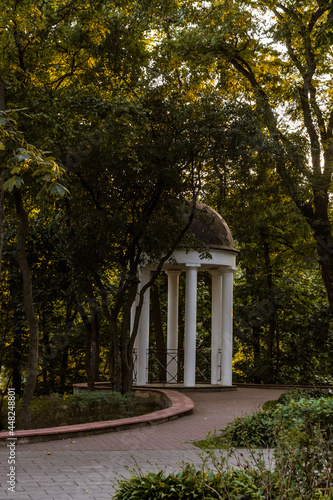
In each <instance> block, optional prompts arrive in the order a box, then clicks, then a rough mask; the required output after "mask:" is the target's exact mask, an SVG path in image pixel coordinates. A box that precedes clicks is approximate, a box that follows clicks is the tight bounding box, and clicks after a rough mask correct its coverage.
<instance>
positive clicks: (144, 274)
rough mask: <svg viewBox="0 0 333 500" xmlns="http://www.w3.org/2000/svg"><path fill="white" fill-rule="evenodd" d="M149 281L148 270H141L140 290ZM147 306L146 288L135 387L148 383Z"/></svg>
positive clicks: (147, 294)
mask: <svg viewBox="0 0 333 500" xmlns="http://www.w3.org/2000/svg"><path fill="white" fill-rule="evenodd" d="M149 279H150V270H149V269H145V268H143V269H142V270H141V279H140V289H142V288H143V287H144V285H146V284H147V283H148V281H149ZM149 305H150V289H149V288H148V289H147V290H146V292H145V294H144V300H143V305H142V309H141V315H140V322H139V328H138V334H137V338H138V341H137V349H138V350H137V355H138V357H137V385H146V384H147V382H148V366H147V365H148V349H149Z"/></svg>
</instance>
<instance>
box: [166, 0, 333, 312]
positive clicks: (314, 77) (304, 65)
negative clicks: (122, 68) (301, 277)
mask: <svg viewBox="0 0 333 500" xmlns="http://www.w3.org/2000/svg"><path fill="white" fill-rule="evenodd" d="M187 5H190V6H191V10H190V15H189V16H190V17H187V18H186V21H187V22H188V21H189V20H190V21H191V24H190V25H188V26H187V27H185V25H184V24H183V17H182V16H183V10H180V11H178V14H177V16H175V19H174V21H173V22H172V23H171V25H170V30H169V37H170V36H171V37H172V38H173V40H174V50H176V52H177V53H178V54H182V56H183V57H184V59H186V61H188V64H189V65H191V66H196V67H199V68H205V69H206V73H204V76H205V77H206V78H208V75H207V73H209V77H210V80H215V85H216V90H217V91H219V90H220V89H221V90H223V89H226V88H228V89H229V90H230V91H231V93H233V94H234V95H235V94H237V95H238V96H239V97H242V98H243V99H246V100H247V101H248V102H249V103H252V105H253V107H255V108H256V109H257V111H258V112H259V113H260V116H261V123H262V126H263V129H264V130H265V131H266V134H267V136H268V138H269V140H270V142H271V144H272V154H273V158H274V162H275V168H276V171H277V172H278V174H279V176H280V178H281V180H282V182H283V185H284V188H285V190H286V193H287V194H288V195H289V196H290V197H291V198H292V200H293V202H294V203H295V204H296V206H297V208H298V209H299V211H300V212H301V214H302V216H303V217H304V219H305V220H306V221H307V223H308V224H309V226H310V228H311V230H312V233H313V237H314V239H315V241H316V244H317V251H318V255H319V259H320V265H321V270H322V277H323V280H324V283H325V287H326V291H327V296H328V300H329V303H330V306H331V310H332V311H333V258H332V229H331V220H330V197H329V193H330V190H331V183H332V167H333V140H332V139H333V137H332V133H333V132H332V130H333V129H332V127H333V111H332V91H331V82H330V79H329V75H330V73H331V71H332V58H331V54H330V46H331V41H332V29H331V28H332V20H333V6H332V2H326V1H318V2H316V1H312V0H306V1H302V2H294V1H286V2H278V1H262V2H260V3H259V4H257V3H254V2H250V1H247V2H245V1H244V2H243V1H240V2H232V3H231V2H223V1H214V2H209V3H196V4H192V3H191V2H189V3H187ZM180 25H181V27H182V29H180ZM165 43H167V44H168V46H170V41H169V40H167V41H166V42H165ZM224 65H226V69H224ZM222 68H223V69H222ZM203 71H204V70H203ZM295 132H297V134H295ZM297 137H302V138H303V145H302V144H301V143H300V141H299V139H297Z"/></svg>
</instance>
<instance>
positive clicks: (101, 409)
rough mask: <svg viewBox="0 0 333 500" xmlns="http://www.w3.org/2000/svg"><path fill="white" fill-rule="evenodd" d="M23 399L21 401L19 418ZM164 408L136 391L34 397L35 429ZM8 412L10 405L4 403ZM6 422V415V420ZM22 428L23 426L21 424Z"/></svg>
mask: <svg viewBox="0 0 333 500" xmlns="http://www.w3.org/2000/svg"><path fill="white" fill-rule="evenodd" d="M20 406H21V405H20V402H18V403H17V414H18V421H19V416H20ZM158 409H160V407H159V406H158V405H157V404H152V403H145V402H143V401H142V400H141V399H139V398H136V397H135V393H133V392H132V393H127V394H124V395H122V394H120V393H118V392H111V391H108V392H107V391H106V392H102V391H101V392H87V393H83V394H75V395H74V394H67V395H64V396H60V395H58V394H51V395H49V396H40V397H37V398H34V400H33V403H32V425H31V428H32V429H38V428H42V427H54V426H61V425H72V424H82V423H86V422H98V421H103V420H115V419H118V418H127V417H132V416H137V415H143V414H145V413H150V412H151V411H155V410H158ZM4 411H6V405H4ZM2 421H3V422H6V419H5V416H4V417H3V419H2ZM17 430H19V427H17Z"/></svg>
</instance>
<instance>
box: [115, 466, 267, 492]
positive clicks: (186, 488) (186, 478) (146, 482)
mask: <svg viewBox="0 0 333 500" xmlns="http://www.w3.org/2000/svg"><path fill="white" fill-rule="evenodd" d="M258 479H260V478H259V476H258V473H257V472H256V471H255V470H253V471H252V473H247V472H245V471H243V470H238V469H234V470H228V471H223V472H218V473H215V474H214V472H212V471H209V472H205V471H204V470H197V469H196V468H195V467H194V466H192V465H190V464H185V466H183V470H181V472H179V473H177V474H169V475H165V473H164V472H163V471H160V472H153V473H151V472H149V473H147V474H146V475H141V474H136V475H134V477H132V478H131V479H126V480H123V481H120V483H119V489H118V490H117V492H116V494H115V496H114V497H113V498H114V500H160V499H161V500H162V499H163V500H164V499H170V500H178V499H180V500H182V499H189V500H190V499H191V500H192V499H193V500H194V499H197V500H202V499H206V500H213V499H220V500H221V499H222V500H227V499H231V498H232V499H235V500H246V499H261V498H266V497H265V493H264V488H263V487H262V485H261V483H262V482H263V481H260V480H259V481H258Z"/></svg>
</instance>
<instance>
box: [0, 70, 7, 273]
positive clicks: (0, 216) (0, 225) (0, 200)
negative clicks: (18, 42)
mask: <svg viewBox="0 0 333 500" xmlns="http://www.w3.org/2000/svg"><path fill="white" fill-rule="evenodd" d="M5 109H6V105H5V85H4V83H3V80H2V78H1V74H0V111H5ZM3 156H4V154H3V152H2V151H0V276H1V269H2V250H3V242H4V235H5V230H4V221H5V211H4V198H5V193H4V188H3V184H4V183H3V172H4V165H3V160H4V159H3Z"/></svg>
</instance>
